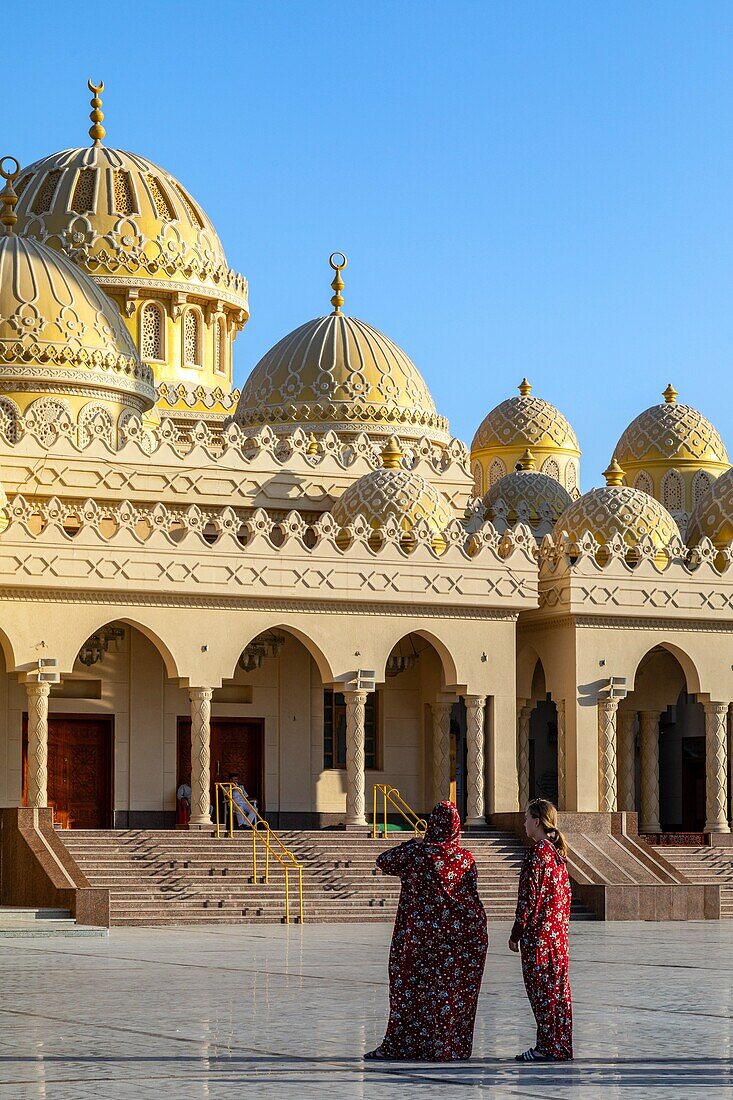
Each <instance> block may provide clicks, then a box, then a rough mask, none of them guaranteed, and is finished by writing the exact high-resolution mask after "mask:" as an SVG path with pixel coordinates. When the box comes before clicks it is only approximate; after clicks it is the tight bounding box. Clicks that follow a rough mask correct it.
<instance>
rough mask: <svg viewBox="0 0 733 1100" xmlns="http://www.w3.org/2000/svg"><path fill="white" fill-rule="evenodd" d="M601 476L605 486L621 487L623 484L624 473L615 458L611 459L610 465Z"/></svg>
mask: <svg viewBox="0 0 733 1100" xmlns="http://www.w3.org/2000/svg"><path fill="white" fill-rule="evenodd" d="M603 476H604V477H605V479H606V485H623V483H624V471H623V470H622V469H621V467H620V466H619V464H618V462H617V461H616V459H615V458H613V459H611V465H610V466H609V467H608V469H607V470H604V471H603Z"/></svg>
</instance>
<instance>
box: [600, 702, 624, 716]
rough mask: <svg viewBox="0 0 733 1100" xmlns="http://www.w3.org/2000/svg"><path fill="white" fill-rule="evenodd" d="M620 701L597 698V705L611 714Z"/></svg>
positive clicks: (616, 708)
mask: <svg viewBox="0 0 733 1100" xmlns="http://www.w3.org/2000/svg"><path fill="white" fill-rule="evenodd" d="M620 702H621V700H620V699H605V698H604V699H598V700H597V706H598V707H599V708H600V710H605V711H607V712H608V713H609V714H612V713H613V712H614V711H616V710H618V705H619V703H620Z"/></svg>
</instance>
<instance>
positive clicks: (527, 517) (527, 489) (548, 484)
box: [484, 469, 572, 525]
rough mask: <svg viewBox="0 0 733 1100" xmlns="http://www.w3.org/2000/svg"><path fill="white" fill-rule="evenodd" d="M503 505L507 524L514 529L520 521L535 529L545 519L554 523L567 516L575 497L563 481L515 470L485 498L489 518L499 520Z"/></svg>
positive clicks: (497, 483) (531, 471)
mask: <svg viewBox="0 0 733 1100" xmlns="http://www.w3.org/2000/svg"><path fill="white" fill-rule="evenodd" d="M499 501H502V502H503V504H504V506H505V508H506V520H507V522H508V523H509V524H510V525H511V524H514V523H516V522H518V521H520V520H522V521H524V522H527V521H528V522H529V523H531V524H533V525H536V524H538V523H539V522H540V521H541V520H542V519H547V520H548V521H549V522H550V523H555V521H556V520H557V519H558V518H559V517H560V516H561V515H562V514H563V512H564V511H565V509H566V508H567V507H568V506H569V505H570V504H571V503H572V497H571V496H570V493H568V491H567V490H566V489H563V487H562V485H561V484H560V482H559V481H557V480H556V479H555V478H554V477H550V476H549V475H548V474H542V473H539V472H538V471H537V470H534V469H526V470H515V471H514V473H511V474H506V475H505V476H504V477H502V478H500V479H499V481H497V482H495V484H494V485H492V487H491V488H490V489H489V491H488V493H487V494H486V496H485V497H484V508H485V509H486V518H487V519H489V520H491V521H492V522H493V520H494V519H495V518H496V514H497V512H496V507H497V504H498V503H499Z"/></svg>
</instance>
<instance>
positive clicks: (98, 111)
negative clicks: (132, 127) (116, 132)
mask: <svg viewBox="0 0 733 1100" xmlns="http://www.w3.org/2000/svg"><path fill="white" fill-rule="evenodd" d="M87 88H88V89H89V91H90V92H93V95H92V100H91V103H92V110H91V112H90V114H89V117H90V119H91V120H92V125H91V126H90V127H89V137H90V138H91V139H92V141H93V142H94V144H95V145H100V144H101V142H102V138H103V137H104V135H105V134H106V133H107V131H106V130H105V128H104V126H103V125H102V121H103V119H104V112H103V111H102V100H101V99H100V93H101V92H103V91H104V81H102V82H101V83H100V84H94V83H93V82H92V78H91V77H90V78H89V80H87Z"/></svg>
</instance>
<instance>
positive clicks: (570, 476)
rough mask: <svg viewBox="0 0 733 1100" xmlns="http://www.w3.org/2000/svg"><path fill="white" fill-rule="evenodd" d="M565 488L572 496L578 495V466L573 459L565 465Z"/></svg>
mask: <svg viewBox="0 0 733 1100" xmlns="http://www.w3.org/2000/svg"><path fill="white" fill-rule="evenodd" d="M565 488H566V489H567V491H568V492H569V493H570V496H571V497H573V498H575V497H576V496H577V495H578V468H577V466H576V465H575V463H574V462H573V461H572V459H571V460H570V462H568V464H567V466H566V467H565Z"/></svg>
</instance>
